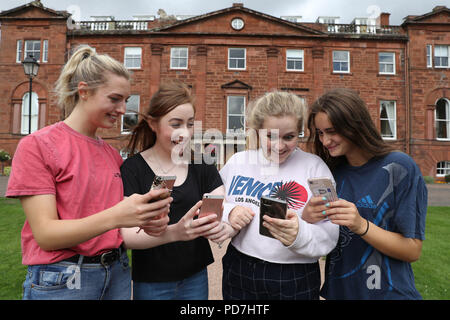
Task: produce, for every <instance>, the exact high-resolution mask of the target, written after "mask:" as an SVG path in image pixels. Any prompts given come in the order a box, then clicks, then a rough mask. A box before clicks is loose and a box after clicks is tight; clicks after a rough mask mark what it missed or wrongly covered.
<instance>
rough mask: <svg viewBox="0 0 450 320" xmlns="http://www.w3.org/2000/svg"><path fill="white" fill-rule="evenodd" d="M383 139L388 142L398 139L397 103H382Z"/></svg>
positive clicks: (381, 124)
mask: <svg viewBox="0 0 450 320" xmlns="http://www.w3.org/2000/svg"><path fill="white" fill-rule="evenodd" d="M380 122H381V123H380V126H381V137H382V138H383V139H386V140H395V139H397V120H396V105H395V101H381V102H380Z"/></svg>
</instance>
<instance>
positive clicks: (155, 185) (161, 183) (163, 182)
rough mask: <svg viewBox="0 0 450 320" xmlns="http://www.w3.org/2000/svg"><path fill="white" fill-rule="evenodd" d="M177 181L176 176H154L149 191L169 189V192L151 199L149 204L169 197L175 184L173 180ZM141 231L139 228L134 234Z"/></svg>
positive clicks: (157, 217) (158, 217)
mask: <svg viewBox="0 0 450 320" xmlns="http://www.w3.org/2000/svg"><path fill="white" fill-rule="evenodd" d="M176 179H177V177H176V176H158V175H155V177H154V178H153V182H152V186H151V187H150V190H159V189H163V188H167V189H169V192H165V193H163V194H161V195H159V196H158V197H156V198H153V199H151V200H150V201H149V203H152V202H156V201H159V200H162V199H166V198H168V197H170V194H171V193H172V189H173V185H174V184H175V180H176ZM161 216H162V215H159V216H156V217H154V218H152V219H155V220H156V219H160V218H161ZM141 230H142V228H139V229H138V231H136V233H139V232H140V231H141Z"/></svg>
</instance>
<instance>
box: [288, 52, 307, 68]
mask: <svg viewBox="0 0 450 320" xmlns="http://www.w3.org/2000/svg"><path fill="white" fill-rule="evenodd" d="M304 57H305V52H304V50H300V49H286V71H304V70H305V61H304V60H305V59H304ZM289 62H294V68H289V65H288V63H289ZM298 62H301V63H302V67H301V68H300V69H297V68H295V65H296V64H297V63H298Z"/></svg>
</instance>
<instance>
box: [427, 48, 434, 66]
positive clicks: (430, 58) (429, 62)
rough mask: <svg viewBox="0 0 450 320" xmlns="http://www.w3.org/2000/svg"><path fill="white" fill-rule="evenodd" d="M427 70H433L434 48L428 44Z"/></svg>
mask: <svg viewBox="0 0 450 320" xmlns="http://www.w3.org/2000/svg"><path fill="white" fill-rule="evenodd" d="M427 68H433V46H432V45H431V44H427Z"/></svg>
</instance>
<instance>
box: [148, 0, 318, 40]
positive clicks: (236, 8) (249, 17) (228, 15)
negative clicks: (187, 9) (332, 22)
mask: <svg viewBox="0 0 450 320" xmlns="http://www.w3.org/2000/svg"><path fill="white" fill-rule="evenodd" d="M235 18H240V19H241V20H242V21H243V23H244V24H243V27H242V29H240V30H236V29H234V28H233V27H232V24H231V21H232V20H233V19H235ZM153 31H155V32H158V31H159V32H177V33H191V34H192V33H195V34H211V33H215V34H227V35H229V34H233V35H247V36H248V35H259V36H260V35H279V36H285V35H286V36H289V35H293V36H321V35H325V34H324V33H323V32H322V31H319V30H316V29H313V28H311V27H308V26H306V25H302V24H301V23H294V22H289V21H286V20H283V19H280V18H276V17H273V16H270V15H267V14H264V13H261V12H258V11H254V10H251V9H248V8H245V7H243V6H241V5H233V7H230V8H226V9H222V10H218V11H214V12H210V13H207V14H204V15H199V16H195V17H192V18H189V19H185V20H181V21H177V22H175V23H172V24H170V25H166V26H164V27H160V28H158V29H157V30H153Z"/></svg>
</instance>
